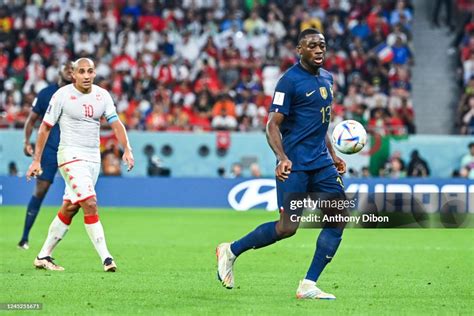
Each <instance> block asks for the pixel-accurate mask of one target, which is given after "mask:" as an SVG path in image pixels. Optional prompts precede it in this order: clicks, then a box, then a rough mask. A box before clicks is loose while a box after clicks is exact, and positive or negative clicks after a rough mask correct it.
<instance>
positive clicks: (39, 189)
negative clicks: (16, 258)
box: [18, 61, 72, 249]
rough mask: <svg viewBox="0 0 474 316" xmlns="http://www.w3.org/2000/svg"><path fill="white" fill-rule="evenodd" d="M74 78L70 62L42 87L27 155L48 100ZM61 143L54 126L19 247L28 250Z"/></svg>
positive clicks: (29, 130)
mask: <svg viewBox="0 0 474 316" xmlns="http://www.w3.org/2000/svg"><path fill="white" fill-rule="evenodd" d="M71 81H72V64H71V62H70V61H68V62H66V63H65V64H64V65H62V67H61V70H60V71H59V79H58V82H57V83H55V84H52V85H50V86H48V87H46V88H44V89H43V90H41V91H40V92H39V93H38V95H37V97H36V98H35V100H34V101H33V108H32V111H31V112H30V115H29V116H28V119H27V120H26V123H25V130H24V132H25V140H24V148H23V151H24V153H25V155H26V156H29V157H31V156H33V152H34V151H33V146H32V144H31V142H30V138H31V134H32V132H33V128H34V126H35V123H36V121H38V119H39V120H40V121H41V120H42V119H43V116H44V114H45V113H46V110H47V109H48V106H49V101H50V100H51V97H52V96H53V94H54V93H55V92H56V91H57V90H58V89H59V88H61V87H62V86H65V85H67V84H70V83H71ZM58 146H59V125H57V124H56V125H55V126H54V128H53V129H52V130H51V134H50V135H49V138H48V141H47V143H46V147H45V149H44V153H43V158H42V160H41V166H42V168H43V173H42V174H41V175H39V176H38V177H37V178H36V185H35V188H34V191H33V195H32V196H31V199H30V202H29V203H28V207H27V209H26V218H25V227H24V228H23V236H22V237H21V240H20V242H19V243H18V247H19V248H22V249H28V248H29V245H28V237H29V234H30V230H31V227H32V226H33V223H34V222H35V219H36V216H37V215H38V213H39V210H40V208H41V204H42V203H43V199H44V197H45V196H46V193H48V190H49V187H50V185H51V184H52V183H53V181H54V177H55V175H56V171H57V170H58V160H57V151H58Z"/></svg>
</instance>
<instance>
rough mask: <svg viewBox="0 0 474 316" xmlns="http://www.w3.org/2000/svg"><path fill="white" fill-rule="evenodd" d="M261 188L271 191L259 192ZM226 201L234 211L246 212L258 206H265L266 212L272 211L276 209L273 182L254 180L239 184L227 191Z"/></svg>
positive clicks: (274, 185) (271, 180) (269, 180)
mask: <svg viewBox="0 0 474 316" xmlns="http://www.w3.org/2000/svg"><path fill="white" fill-rule="evenodd" d="M263 187H271V189H268V190H265V191H264V192H260V190H261V188H263ZM238 196H239V197H240V199H239V200H237V198H238ZM227 200H228V201H229V204H230V206H232V207H233V208H234V209H235V210H236V211H247V210H249V209H251V208H252V207H255V206H257V205H260V204H266V207H265V208H266V210H267V211H274V210H276V209H277V208H278V205H277V196H276V184H275V180H273V179H255V180H248V181H245V182H241V183H239V184H237V185H236V186H235V187H233V188H232V189H231V190H230V191H229V194H228V195H227Z"/></svg>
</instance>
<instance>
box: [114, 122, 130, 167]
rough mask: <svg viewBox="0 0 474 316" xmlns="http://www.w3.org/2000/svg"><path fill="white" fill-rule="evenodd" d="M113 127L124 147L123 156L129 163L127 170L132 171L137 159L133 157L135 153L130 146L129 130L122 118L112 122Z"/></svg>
mask: <svg viewBox="0 0 474 316" xmlns="http://www.w3.org/2000/svg"><path fill="white" fill-rule="evenodd" d="M110 126H111V127H112V130H113V131H114V134H115V136H116V137H117V139H118V141H119V143H120V146H122V148H123V151H124V152H123V156H122V160H123V161H124V162H125V163H126V164H127V171H130V170H132V169H133V166H134V165H135V160H134V159H133V154H132V147H131V146H130V143H129V142H128V136H127V131H126V130H125V126H123V124H122V122H120V120H116V121H114V122H112V123H111V124H110Z"/></svg>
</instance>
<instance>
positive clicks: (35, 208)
mask: <svg viewBox="0 0 474 316" xmlns="http://www.w3.org/2000/svg"><path fill="white" fill-rule="evenodd" d="M41 203H43V199H42V198H41V199H40V198H37V197H36V196H34V195H33V196H32V197H31V200H30V203H28V208H27V209H26V218H25V227H24V229H23V237H21V240H22V241H27V240H28V235H29V234H30V230H31V227H32V226H33V223H34V222H35V219H36V216H37V215H38V213H39V210H40V207H41Z"/></svg>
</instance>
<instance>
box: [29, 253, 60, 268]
mask: <svg viewBox="0 0 474 316" xmlns="http://www.w3.org/2000/svg"><path fill="white" fill-rule="evenodd" d="M33 264H34V266H35V267H36V269H45V270H51V271H64V268H63V267H61V266H58V265H57V264H56V263H54V258H51V257H50V256H48V257H44V258H38V257H36V258H35V261H34V262H33Z"/></svg>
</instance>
